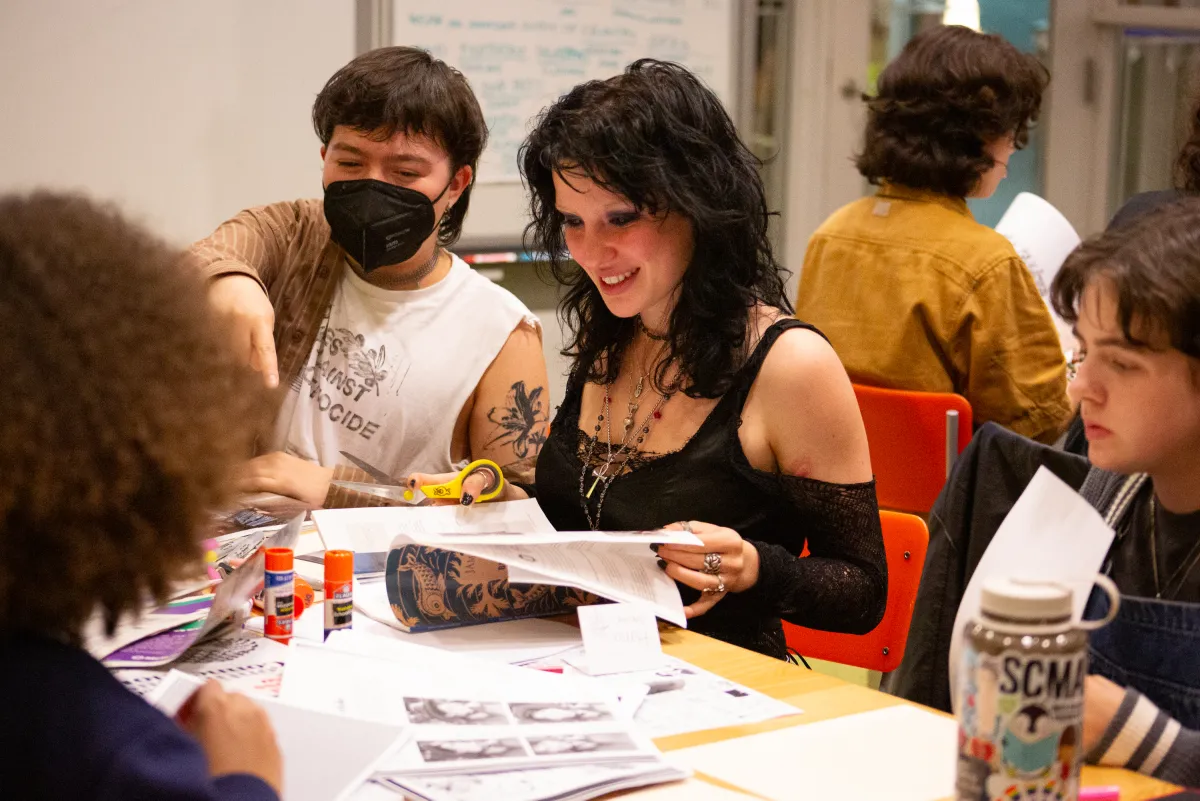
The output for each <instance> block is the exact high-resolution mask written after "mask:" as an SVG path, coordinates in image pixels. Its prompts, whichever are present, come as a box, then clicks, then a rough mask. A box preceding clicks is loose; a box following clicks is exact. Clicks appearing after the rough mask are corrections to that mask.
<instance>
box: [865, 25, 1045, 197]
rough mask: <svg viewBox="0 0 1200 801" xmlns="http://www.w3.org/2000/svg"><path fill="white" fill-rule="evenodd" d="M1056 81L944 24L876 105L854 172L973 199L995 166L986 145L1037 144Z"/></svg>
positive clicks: (1003, 46)
mask: <svg viewBox="0 0 1200 801" xmlns="http://www.w3.org/2000/svg"><path fill="white" fill-rule="evenodd" d="M1049 81H1050V73H1049V72H1048V71H1047V70H1046V68H1045V67H1043V66H1042V65H1041V63H1040V62H1038V60H1037V59H1036V58H1034V57H1033V56H1031V55H1028V54H1026V53H1022V52H1021V51H1020V50H1017V48H1015V47H1013V46H1012V45H1011V44H1009V43H1008V42H1006V41H1005V40H1004V39H1002V38H1000V37H999V36H996V35H995V34H983V33H977V32H975V31H972V30H971V29H970V28H964V27H962V26H960V25H949V26H939V27H937V28H933V29H931V30H928V31H925V32H923V33H920V34H917V35H916V36H914V37H913V38H912V40H911V41H909V43H908V44H907V45H905V47H904V50H902V51H901V52H900V55H898V56H897V57H896V58H895V59H894V60H893V61H892V62H891V63H890V64H888V65H887V67H886V68H884V70H883V73H882V74H880V76H879V85H878V91H877V92H876V95H875V96H874V97H866V96H864V98H863V99H864V100H865V101H866V103H867V128H866V133H865V135H864V137H863V149H862V152H861V153H859V155H858V157H857V159H856V160H855V164H856V165H857V167H858V171H859V172H861V173H862V174H863V175H864V176H865V177H866V178H867V179H868V180H869V181H870V182H871V183H873V184H878V183H880V182H882V181H889V182H891V183H895V184H900V185H902V186H907V187H911V188H913V189H927V190H931V191H934V192H938V193H941V194H943V195H950V196H952V197H966V196H967V195H969V194H970V193H971V192H972V190H974V188H975V186H976V185H977V184H978V183H979V178H980V176H982V175H983V174H984V173H985V172H987V171H988V170H990V169H991V168H992V166H993V161H992V158H991V156H989V155H988V154H987V153H985V152H984V149H983V147H984V145H985V144H986V143H988V142H992V141H995V140H996V139H999V138H1001V137H1003V136H1007V135H1009V134H1013V139H1014V142H1015V144H1016V146H1017V147H1018V148H1022V147H1024V146H1025V145H1026V144H1027V143H1028V141H1029V125H1030V123H1032V122H1033V121H1035V120H1036V119H1037V116H1038V112H1039V111H1040V109H1041V105H1042V93H1043V92H1045V90H1046V86H1047V85H1048V83H1049Z"/></svg>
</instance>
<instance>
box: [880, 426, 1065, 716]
mask: <svg viewBox="0 0 1200 801" xmlns="http://www.w3.org/2000/svg"><path fill="white" fill-rule="evenodd" d="M1043 465H1044V466H1045V467H1046V468H1047V469H1049V470H1050V471H1051V472H1053V473H1054V474H1055V475H1056V476H1058V477H1059V478H1061V479H1062V480H1063V481H1065V482H1066V483H1067V484H1069V485H1070V486H1071V487H1073V488H1075V489H1078V488H1079V487H1080V485H1081V484H1083V480H1084V478H1085V477H1086V476H1087V473H1088V462H1087V460H1086V459H1084V458H1082V457H1080V456H1076V455H1074V454H1070V453H1064V452H1062V451H1058V450H1055V449H1053V448H1051V447H1049V446H1047V445H1042V444H1040V443H1038V442H1034V441H1033V440H1031V439H1027V438H1026V437H1022V436H1020V435H1019V434H1014V433H1012V432H1011V431H1009V430H1007V429H1005V428H1001V427H1000V426H998V425H996V424H995V423H985V424H984V425H983V426H981V427H980V428H979V430H978V431H976V432H975V435H974V437H973V438H972V439H971V442H970V444H969V445H967V447H966V449H965V450H964V451H963V452H962V454H961V455H960V456H959V457H958V461H957V462H956V463H955V465H954V470H953V471H952V472H951V474H950V478H949V479H948V480H947V481H946V486H945V487H944V488H943V489H942V492H941V494H940V495H939V496H938V499H937V501H936V502H935V503H934V505H933V509H932V510H930V513H929V551H928V553H927V554H926V556H925V570H924V572H923V573H922V574H921V587H920V589H919V590H918V591H917V603H916V607H915V608H914V609H913V618H912V625H911V627H910V628H909V632H908V645H907V647H906V649H905V652H904V661H903V662H901V664H900V667H898V668H897V669H896V670H894V671H892V672H891V673H889V674H888V675H887V676H885V677H884V679H883V689H884V690H886V691H887V692H890V693H892V694H894V695H898V696H900V697H902V698H907V699H908V700H910V701H916V702H917V703H921V704H925V705H927V706H932V707H935V708H937V709H941V710H943V711H945V712H949V711H950V674H949V664H948V660H949V654H950V635H951V633H952V631H953V629H954V617H955V615H956V614H957V612H958V606H959V602H960V601H961V600H962V595H963V592H964V591H965V590H966V588H967V582H968V581H970V579H971V575H972V574H973V573H974V572H975V567H976V566H977V565H978V564H979V560H980V559H981V558H982V557H983V552H984V551H985V550H987V547H988V545H989V544H990V543H991V541H992V537H993V536H995V534H996V530H997V529H998V528H1000V523H1001V522H1003V521H1004V518H1005V516H1006V515H1007V514H1008V512H1009V510H1010V509H1011V508H1012V506H1013V504H1014V503H1016V500H1017V498H1019V497H1020V496H1021V493H1022V492H1024V491H1025V487H1026V486H1027V485H1028V484H1029V482H1030V481H1031V480H1032V479H1033V474H1034V473H1036V472H1037V470H1038V468H1039V467H1041V466H1043Z"/></svg>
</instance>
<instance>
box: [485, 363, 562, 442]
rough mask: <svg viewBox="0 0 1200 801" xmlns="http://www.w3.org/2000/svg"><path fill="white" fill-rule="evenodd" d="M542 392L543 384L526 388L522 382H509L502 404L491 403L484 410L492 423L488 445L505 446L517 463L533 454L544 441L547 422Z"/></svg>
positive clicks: (543, 391) (548, 422) (548, 420)
mask: <svg viewBox="0 0 1200 801" xmlns="http://www.w3.org/2000/svg"><path fill="white" fill-rule="evenodd" d="M544 393H545V388H544V387H534V388H533V389H532V390H527V389H526V388H525V382H524V381H518V382H517V383H515V384H513V385H512V389H510V390H509V391H508V396H507V397H506V398H505V399H504V405H503V406H493V407H492V409H491V411H489V412H488V420H489V421H490V422H491V423H492V424H493V425H495V426H496V427H495V429H493V436H492V439H491V440H490V441H489V442H488V447H491V446H492V445H495V444H497V443H499V444H500V445H509V446H511V447H512V449H513V455H514V456H515V457H516V461H518V462H519V461H521V460H522V459H529V458H531V457H536V456H537V454H538V452H539V451H540V450H541V449H542V445H543V444H544V443H545V442H546V430H547V428H548V427H549V425H550V418H549V415H548V414H547V412H546V408H545V404H543V403H542V395H543V394H544Z"/></svg>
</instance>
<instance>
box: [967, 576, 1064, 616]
mask: <svg viewBox="0 0 1200 801" xmlns="http://www.w3.org/2000/svg"><path fill="white" fill-rule="evenodd" d="M1071 595H1072V594H1071V589H1070V588H1069V587H1064V586H1063V585H1061V584H1055V583H1054V582H1051V581H1038V580H1034V579H1017V578H991V579H988V580H987V581H986V582H984V584H983V592H982V595H981V598H980V608H981V609H982V610H983V613H984V614H985V615H989V616H991V617H997V618H1003V619H1006V620H1012V621H1018V622H1028V623H1058V622H1063V623H1065V622H1067V621H1069V620H1070V619H1071Z"/></svg>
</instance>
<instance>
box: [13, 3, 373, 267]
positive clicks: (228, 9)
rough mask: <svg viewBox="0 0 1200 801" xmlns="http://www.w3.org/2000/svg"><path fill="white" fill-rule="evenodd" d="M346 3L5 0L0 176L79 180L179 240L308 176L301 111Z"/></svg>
mask: <svg viewBox="0 0 1200 801" xmlns="http://www.w3.org/2000/svg"><path fill="white" fill-rule="evenodd" d="M353 56H354V4H353V3H350V2H329V1H328V0H255V1H254V2H244V1H242V0H202V2H185V1H184V0H178V1H172V2H168V1H167V0H124V1H123V2H122V1H120V0H3V2H0V75H2V76H4V80H3V82H2V83H0V109H2V110H3V116H4V128H3V134H2V135H0V142H2V143H3V147H0V191H11V190H25V189H30V188H33V187H52V188H57V189H67V188H69V189H82V190H84V191H86V192H88V193H89V194H92V195H94V196H97V197H103V198H110V199H114V200H117V201H119V202H120V204H121V206H122V207H123V208H125V209H126V210H127V211H128V212H130V213H132V214H133V215H135V216H136V217H138V218H140V219H142V220H143V221H145V222H147V223H149V224H150V225H152V226H153V227H154V228H155V229H156V230H157V231H158V232H159V233H161V234H162V235H164V236H167V237H168V238H169V239H172V240H174V241H175V242H177V243H181V244H182V243H185V242H188V241H191V240H193V239H196V238H199V237H201V236H204V235H205V234H207V233H208V232H210V231H211V230H212V229H213V228H214V227H215V226H216V225H217V224H218V223H220V222H221V221H222V220H224V219H226V218H227V217H230V216H232V215H233V214H234V213H236V212H237V211H238V210H239V209H241V208H244V207H246V206H250V205H255V204H260V203H268V202H271V201H275V200H284V199H291V198H295V197H306V196H318V195H320V191H321V183H320V161H319V157H318V150H319V147H320V142H319V141H318V140H317V137H316V135H315V134H314V133H313V130H312V124H311V122H310V112H311V108H312V101H313V99H314V98H315V97H316V94H317V92H319V91H320V89H321V87H322V86H323V85H324V83H325V81H326V80H327V79H328V78H329V76H330V75H332V74H333V73H334V71H336V70H337V69H338V68H339V67H340V66H342V65H343V64H345V63H346V62H347V61H349V60H350V59H351V58H353Z"/></svg>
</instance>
